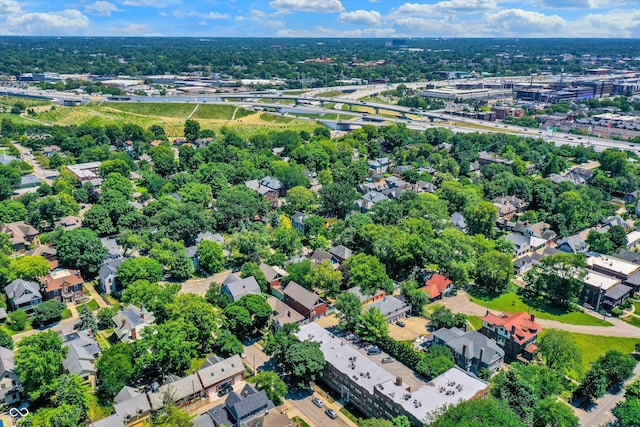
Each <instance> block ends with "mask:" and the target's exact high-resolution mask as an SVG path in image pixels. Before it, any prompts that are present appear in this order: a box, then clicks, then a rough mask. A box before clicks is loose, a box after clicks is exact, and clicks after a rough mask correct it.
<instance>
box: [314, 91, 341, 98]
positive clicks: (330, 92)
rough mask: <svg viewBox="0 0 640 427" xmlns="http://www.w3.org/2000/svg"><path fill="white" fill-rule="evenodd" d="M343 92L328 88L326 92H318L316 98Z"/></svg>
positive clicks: (333, 96)
mask: <svg viewBox="0 0 640 427" xmlns="http://www.w3.org/2000/svg"><path fill="white" fill-rule="evenodd" d="M342 94H343V93H342V92H340V91H339V90H330V91H328V92H320V93H319V94H317V95H316V98H335V97H336V96H340V95H342Z"/></svg>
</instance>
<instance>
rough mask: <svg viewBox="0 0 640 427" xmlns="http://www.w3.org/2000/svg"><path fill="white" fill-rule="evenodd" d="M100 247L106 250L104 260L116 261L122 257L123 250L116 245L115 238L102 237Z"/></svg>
mask: <svg viewBox="0 0 640 427" xmlns="http://www.w3.org/2000/svg"><path fill="white" fill-rule="evenodd" d="M100 240H101V241H102V246H104V248H105V249H106V250H107V256H106V258H105V259H106V260H110V259H118V258H122V257H123V256H124V250H123V249H122V247H121V246H120V245H119V244H118V240H117V239H116V237H103V238H101V239H100Z"/></svg>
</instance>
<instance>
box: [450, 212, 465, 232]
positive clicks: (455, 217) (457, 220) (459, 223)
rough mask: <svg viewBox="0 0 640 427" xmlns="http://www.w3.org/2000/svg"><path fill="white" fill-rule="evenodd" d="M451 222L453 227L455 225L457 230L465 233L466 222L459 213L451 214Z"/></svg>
mask: <svg viewBox="0 0 640 427" xmlns="http://www.w3.org/2000/svg"><path fill="white" fill-rule="evenodd" d="M451 222H453V225H455V226H456V228H457V229H458V230H460V231H462V232H463V233H466V232H467V220H466V219H465V217H464V215H462V214H461V213H460V212H454V213H452V214H451Z"/></svg>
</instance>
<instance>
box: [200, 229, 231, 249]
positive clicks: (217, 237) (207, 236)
mask: <svg viewBox="0 0 640 427" xmlns="http://www.w3.org/2000/svg"><path fill="white" fill-rule="evenodd" d="M203 240H211V241H212V242H216V243H218V244H220V246H224V245H225V243H226V239H225V238H224V236H223V235H222V234H220V233H212V232H210V231H203V232H200V233H198V235H197V236H196V244H197V243H200V242H202V241H203Z"/></svg>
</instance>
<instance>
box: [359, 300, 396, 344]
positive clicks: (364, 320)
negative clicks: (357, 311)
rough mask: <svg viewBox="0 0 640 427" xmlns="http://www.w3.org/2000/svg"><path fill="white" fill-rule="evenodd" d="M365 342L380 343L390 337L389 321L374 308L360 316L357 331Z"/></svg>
mask: <svg viewBox="0 0 640 427" xmlns="http://www.w3.org/2000/svg"><path fill="white" fill-rule="evenodd" d="M356 330H357V331H358V334H359V335H360V336H361V337H362V339H363V340H364V341H371V342H380V341H381V340H382V339H383V338H385V337H387V336H388V335H389V325H388V324H387V319H386V318H385V317H384V315H383V314H382V313H381V312H380V310H378V309H377V308H376V307H372V308H370V309H368V310H367V311H365V312H364V313H363V314H362V316H360V323H359V324H358V327H357V329H356Z"/></svg>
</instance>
